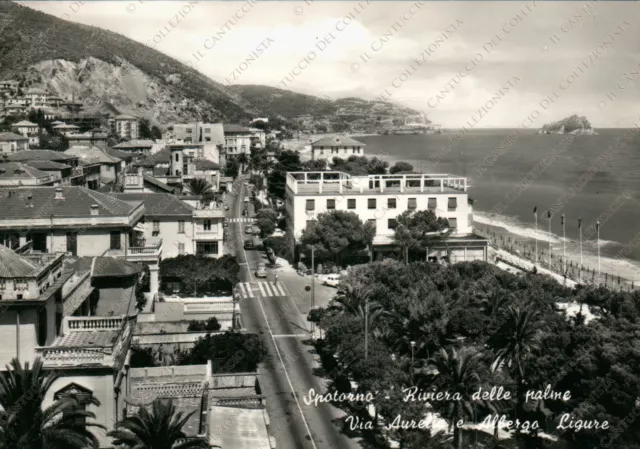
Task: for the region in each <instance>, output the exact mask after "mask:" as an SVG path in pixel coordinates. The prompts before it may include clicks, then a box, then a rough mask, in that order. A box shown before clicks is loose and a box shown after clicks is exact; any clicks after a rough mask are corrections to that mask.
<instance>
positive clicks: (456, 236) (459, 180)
mask: <svg viewBox="0 0 640 449" xmlns="http://www.w3.org/2000/svg"><path fill="white" fill-rule="evenodd" d="M286 196H287V199H286V203H285V207H286V210H287V214H288V215H289V220H288V231H289V235H291V236H293V238H294V240H293V241H292V242H290V243H291V244H292V245H294V246H295V245H296V244H297V243H298V241H299V239H300V237H301V235H302V231H303V230H304V228H305V227H306V226H307V224H308V223H309V222H311V221H313V220H315V219H316V217H317V215H318V214H321V213H323V212H329V211H332V210H344V211H349V212H354V213H356V214H357V215H358V216H359V217H360V219H361V220H362V221H365V222H366V221H370V222H372V223H374V224H375V229H376V235H375V237H374V239H373V257H374V259H378V258H380V257H381V256H382V255H383V253H384V252H387V251H390V250H392V249H393V247H394V244H395V242H394V238H393V237H394V232H395V231H394V229H395V227H396V226H397V221H396V219H397V217H398V216H399V215H400V214H402V213H403V212H405V211H406V210H415V211H419V210H432V211H433V212H435V214H436V216H438V217H443V218H446V219H447V220H449V224H450V226H451V227H452V228H454V231H453V232H452V233H451V234H450V235H449V237H448V238H447V239H445V240H444V241H443V243H441V244H439V245H435V246H434V247H433V248H430V250H429V257H437V258H440V257H443V256H445V255H446V254H447V249H448V250H451V261H452V262H460V261H465V260H487V241H486V240H485V239H481V238H479V237H478V236H476V235H474V234H473V229H472V225H473V206H472V204H471V201H470V200H469V195H468V193H467V178H464V177H457V176H452V175H447V174H425V173H418V174H394V175H366V176H350V175H348V174H346V173H342V172H335V171H334V172H289V173H287V187H286ZM425 256H426V255H425Z"/></svg>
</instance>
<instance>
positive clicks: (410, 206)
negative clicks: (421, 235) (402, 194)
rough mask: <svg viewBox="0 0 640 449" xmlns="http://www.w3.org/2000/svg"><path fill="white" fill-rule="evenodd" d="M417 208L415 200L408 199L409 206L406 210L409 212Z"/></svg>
mask: <svg viewBox="0 0 640 449" xmlns="http://www.w3.org/2000/svg"><path fill="white" fill-rule="evenodd" d="M417 207H418V202H417V200H416V199H415V198H409V205H408V206H407V208H408V209H409V210H415V209H417Z"/></svg>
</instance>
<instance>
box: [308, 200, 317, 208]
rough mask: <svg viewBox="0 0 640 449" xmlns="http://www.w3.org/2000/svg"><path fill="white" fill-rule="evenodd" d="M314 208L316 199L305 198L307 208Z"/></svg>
mask: <svg viewBox="0 0 640 449" xmlns="http://www.w3.org/2000/svg"><path fill="white" fill-rule="evenodd" d="M315 209H316V200H307V210H315Z"/></svg>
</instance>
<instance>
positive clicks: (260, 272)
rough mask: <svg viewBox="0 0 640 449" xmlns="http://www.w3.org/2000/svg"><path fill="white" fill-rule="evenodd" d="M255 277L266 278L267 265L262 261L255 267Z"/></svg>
mask: <svg viewBox="0 0 640 449" xmlns="http://www.w3.org/2000/svg"><path fill="white" fill-rule="evenodd" d="M256 277H257V278H266V277H267V267H266V266H265V264H264V263H259V264H258V268H257V269H256Z"/></svg>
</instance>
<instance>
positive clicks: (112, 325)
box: [62, 316, 125, 334]
mask: <svg viewBox="0 0 640 449" xmlns="http://www.w3.org/2000/svg"><path fill="white" fill-rule="evenodd" d="M124 319H125V317H124V316H111V317H104V316H67V317H64V320H63V322H62V332H63V334H67V333H69V332H82V331H87V332H93V331H113V330H118V329H120V327H121V326H122V322H123V321H124Z"/></svg>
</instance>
